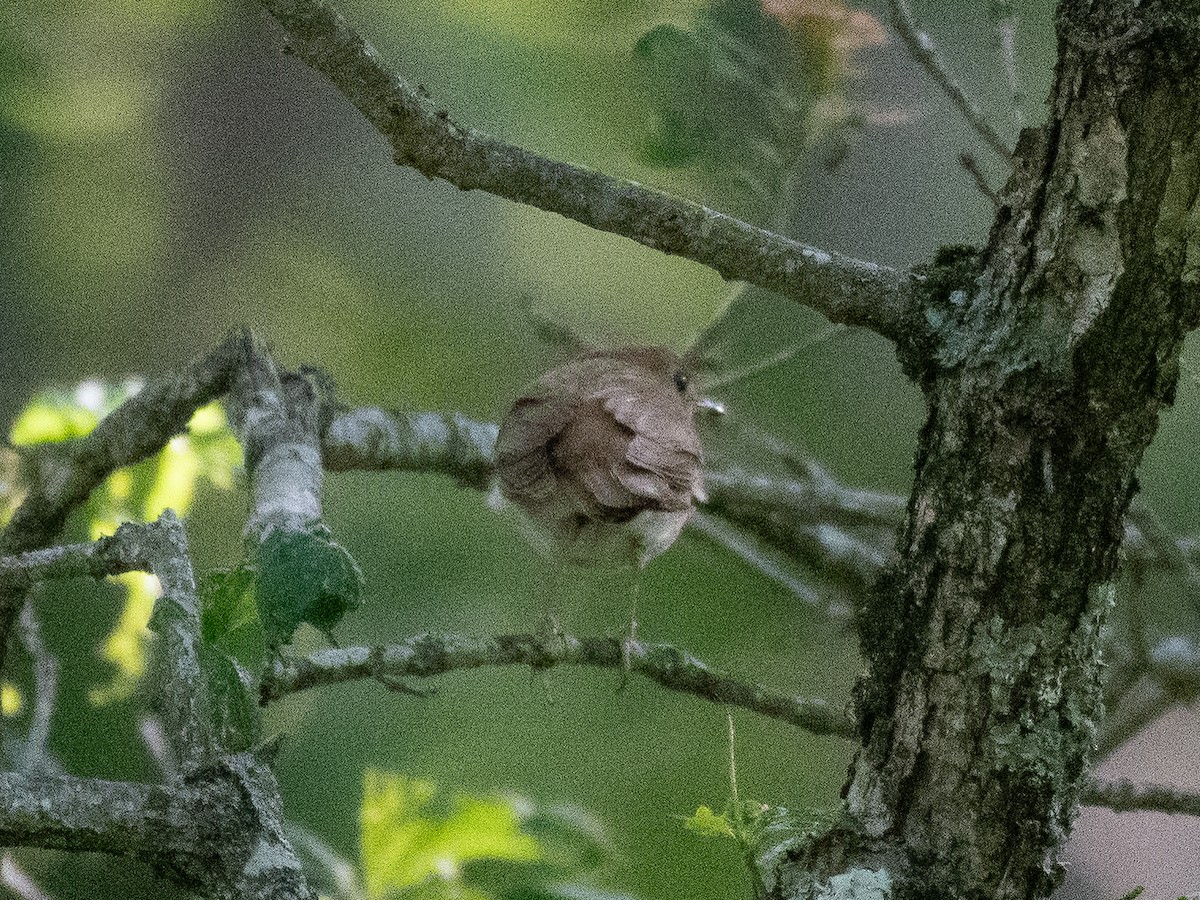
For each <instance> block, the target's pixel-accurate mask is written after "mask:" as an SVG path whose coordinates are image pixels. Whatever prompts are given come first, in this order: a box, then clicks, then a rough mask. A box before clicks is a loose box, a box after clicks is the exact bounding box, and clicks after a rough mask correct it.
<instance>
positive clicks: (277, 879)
mask: <svg viewBox="0 0 1200 900" xmlns="http://www.w3.org/2000/svg"><path fill="white" fill-rule="evenodd" d="M0 796H2V797H3V798H4V803H3V804H0V844H3V845H5V846H9V847H43V848H49V849H55V850H70V851H90V852H99V853H109V854H114V855H117V856H136V857H138V858H140V859H142V860H144V861H145V862H147V863H149V864H150V865H151V866H152V867H153V868H154V869H155V870H156V871H158V872H159V873H160V874H162V875H163V876H164V877H167V878H170V879H171V880H172V881H174V882H176V883H177V884H180V885H181V886H183V887H185V888H189V889H191V890H196V891H200V892H201V893H203V894H204V895H205V896H208V897H213V898H216V900H244V898H253V900H313V897H314V895H313V893H312V892H311V891H310V890H309V889H308V887H307V886H306V885H305V883H304V878H303V873H302V872H301V871H300V867H299V863H298V862H297V861H296V859H295V855H294V854H293V853H292V851H291V846H290V845H289V844H288V843H287V841H286V839H285V838H284V836H283V832H282V828H281V826H280V825H279V824H278V822H279V821H281V818H282V811H281V810H280V809H279V800H278V785H276V784H275V779H274V775H272V774H270V770H269V769H268V768H267V767H266V766H264V765H263V764H262V763H260V762H258V761H257V760H255V759H254V758H253V757H251V756H249V755H246V754H239V755H237V756H233V757H228V758H226V759H224V760H222V761H221V762H220V763H219V764H217V765H215V766H213V767H211V768H209V769H207V770H205V771H203V772H198V773H195V776H194V777H193V778H192V779H190V780H188V781H185V782H183V783H181V784H175V785H152V784H139V783H136V782H128V781H104V780H101V779H97V778H74V777H65V776H55V777H49V776H28V775H23V774H18V773H15V772H5V773H0Z"/></svg>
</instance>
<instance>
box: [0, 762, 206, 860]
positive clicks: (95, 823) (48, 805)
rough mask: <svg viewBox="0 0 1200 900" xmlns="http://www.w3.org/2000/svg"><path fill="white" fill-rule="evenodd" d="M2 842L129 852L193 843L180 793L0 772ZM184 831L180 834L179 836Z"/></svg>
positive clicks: (124, 783) (120, 783) (94, 780)
mask: <svg viewBox="0 0 1200 900" xmlns="http://www.w3.org/2000/svg"><path fill="white" fill-rule="evenodd" d="M0 796H2V797H4V803H3V804H0V845H3V846H5V847H45V848H49V849H54V850H87V851H95V852H100V853H115V854H121V855H124V854H130V853H147V852H151V851H154V852H157V851H161V850H165V849H167V847H169V846H170V845H171V844H172V843H175V841H176V840H178V841H179V842H180V843H184V842H188V843H191V842H194V837H195V836H194V834H190V835H186V836H185V835H183V834H181V832H182V831H184V830H188V826H189V821H188V819H187V817H186V816H178V815H175V814H174V813H176V812H178V810H179V807H178V805H177V804H176V803H175V801H174V796H175V792H174V791H173V790H172V789H171V788H167V787H164V786H162V785H149V784H135V783H133V782H128V781H102V780H101V779H98V778H63V777H54V778H50V777H45V776H41V777H36V776H35V777H30V776H27V775H21V774H17V773H16V772H3V773H0ZM176 835H179V838H176V837H175V836H176Z"/></svg>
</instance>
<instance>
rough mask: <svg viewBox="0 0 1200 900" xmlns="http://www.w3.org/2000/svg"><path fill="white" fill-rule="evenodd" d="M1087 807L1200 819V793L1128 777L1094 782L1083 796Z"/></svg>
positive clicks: (1095, 780)
mask: <svg viewBox="0 0 1200 900" xmlns="http://www.w3.org/2000/svg"><path fill="white" fill-rule="evenodd" d="M1082 802H1083V804H1084V805H1085V806H1103V807H1106V808H1108V809H1111V810H1113V812H1133V811H1147V812H1163V813H1182V814H1184V815H1188V816H1200V794H1197V793H1193V792H1191V791H1181V790H1179V789H1177V788H1172V787H1166V786H1165V785H1159V784H1138V783H1137V782H1134V781H1130V780H1129V779H1127V778H1123V779H1113V780H1106V779H1094V780H1093V781H1092V782H1091V783H1090V784H1089V785H1088V786H1087V788H1086V790H1085V791H1084V794H1083V801H1082Z"/></svg>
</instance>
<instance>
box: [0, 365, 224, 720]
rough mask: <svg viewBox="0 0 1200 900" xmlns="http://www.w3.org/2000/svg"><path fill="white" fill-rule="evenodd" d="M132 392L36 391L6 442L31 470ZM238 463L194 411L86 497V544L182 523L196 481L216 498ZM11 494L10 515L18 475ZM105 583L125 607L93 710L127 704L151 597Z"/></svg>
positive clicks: (153, 591)
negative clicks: (132, 525)
mask: <svg viewBox="0 0 1200 900" xmlns="http://www.w3.org/2000/svg"><path fill="white" fill-rule="evenodd" d="M140 389H141V382H140V381H139V380H136V379H131V380H129V381H126V382H124V383H122V384H117V385H110V384H105V383H103V382H100V381H87V382H84V383H82V384H80V385H78V386H77V387H75V388H74V389H72V390H64V389H49V390H45V391H42V392H40V393H39V394H37V395H36V396H35V397H34V398H33V399H32V400H30V401H29V403H28V405H27V406H26V407H25V408H24V409H23V410H22V411H21V412H20V414H19V415H18V416H17V418H16V420H15V421H14V422H13V424H12V427H11V428H10V430H9V443H10V444H11V445H12V446H13V447H16V448H22V449H23V450H25V451H26V454H27V456H26V460H25V461H26V464H27V465H30V466H34V467H36V466H38V465H39V464H40V463H41V460H42V456H41V453H42V452H48V453H50V454H52V453H53V452H54V449H55V448H54V445H55V444H59V443H62V442H64V441H70V440H77V439H79V438H82V437H86V436H87V435H88V434H89V433H90V432H91V431H92V429H93V428H95V427H96V424H97V423H98V422H99V421H100V420H101V419H102V418H104V416H106V415H108V413H110V412H112V411H113V410H114V409H116V408H117V407H118V406H119V405H120V404H121V403H123V402H124V401H125V400H126V399H127V398H129V397H130V396H132V395H133V394H135V393H137V391H139V390H140ZM241 459H242V451H241V446H240V445H239V444H238V442H237V441H236V440H235V439H234V437H233V435H232V434H231V433H230V431H229V428H228V426H227V424H226V421H225V412H224V410H223V409H222V408H221V406H220V404H218V403H211V404H209V405H208V406H205V407H203V408H201V409H199V410H197V411H196V413H195V414H194V415H193V416H192V419H191V421H190V422H189V423H188V428H187V433H186V434H183V435H179V436H177V437H175V438H172V439H171V441H170V442H169V443H168V444H167V446H166V447H164V448H163V449H162V451H160V452H159V453H158V454H157V455H156V456H154V457H153V458H151V459H148V460H145V461H143V462H141V463H138V464H137V465H135V466H131V467H129V468H126V469H120V470H118V471H116V472H114V473H113V474H112V475H110V476H109V477H108V478H107V479H106V480H105V481H104V483H103V484H102V485H100V487H98V488H97V489H96V490H95V491H93V492H92V495H91V497H89V498H88V502H87V504H86V506H85V508H84V510H83V516H82V517H83V519H84V521H85V522H86V523H87V525H86V530H87V532H88V536H89V539H91V540H95V539H96V538H99V537H101V536H103V535H110V534H112V533H113V532H115V531H116V530H117V526H118V525H120V524H121V523H122V522H131V521H132V522H152V521H154V520H155V519H157V518H158V517H159V515H161V514H162V513H163V511H164V510H167V509H172V510H174V511H175V512H176V513H177V514H178V515H180V516H186V515H187V514H188V513H189V511H190V510H191V506H192V501H193V499H194V497H195V493H196V487H197V485H198V484H199V483H201V482H202V481H203V482H207V483H209V484H212V485H213V486H215V487H217V488H218V489H220V490H224V491H227V490H229V489H230V488H232V487H233V483H234V472H235V470H236V469H237V468H238V466H240V465H241ZM11 489H12V492H13V493H14V495H15V496H14V497H13V498H12V500H10V502H9V503H8V504H7V506H8V507H10V508H11V507H12V505H13V502H14V501H16V500H17V499H18V498H19V494H20V476H19V475H18V476H17V478H16V479H15V480H14V483H13V484H12V485H11ZM111 580H112V581H113V582H114V583H117V584H120V585H121V586H122V587H123V588H124V591H125V603H124V607H123V609H122V611H121V614H120V617H119V619H118V621H117V623H116V624H115V625H114V626H113V628H112V630H111V631H110V632H109V634H108V636H107V637H106V638H105V640H104V643H103V644H102V646H101V648H100V653H101V655H102V657H103V658H104V659H105V660H106V661H108V662H109V663H111V664H112V665H113V666H114V667H115V668H116V672H115V673H114V674H113V676H112V678H111V680H110V681H108V682H107V683H105V684H101V685H95V686H93V687H92V689H91V690H90V691H89V697H90V699H91V701H92V703H94V704H97V705H103V704H108V703H114V702H117V701H120V700H125V699H127V698H129V697H130V696H131V695H132V694H133V691H134V689H135V688H136V687H137V685H138V682H139V681H140V679H141V678H142V676H143V675H144V674H145V672H146V661H147V651H148V643H147V642H148V640H149V632H148V631H147V628H146V625H147V623H148V622H149V621H150V613H151V612H152V611H153V608H154V599H155V598H156V597H157V596H158V593H159V585H158V579H157V578H155V577H154V576H153V575H148V574H146V573H144V572H127V573H125V574H123V575H117V576H114V577H113V578H112V579H111Z"/></svg>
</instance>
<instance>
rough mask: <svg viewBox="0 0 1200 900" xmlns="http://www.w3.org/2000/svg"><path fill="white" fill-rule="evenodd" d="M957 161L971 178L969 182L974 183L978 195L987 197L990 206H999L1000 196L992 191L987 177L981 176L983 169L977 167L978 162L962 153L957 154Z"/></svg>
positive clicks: (967, 154)
mask: <svg viewBox="0 0 1200 900" xmlns="http://www.w3.org/2000/svg"><path fill="white" fill-rule="evenodd" d="M958 161H959V163H960V164H961V165H962V167H963V168H964V169H966V170H967V174H968V175H970V176H971V180H972V181H974V182H975V187H976V188H977V189H978V190H979V193H981V194H983V196H985V197H987V198H988V200H990V201H991V204H992V206H996V207H998V206H999V205H1000V195H999V194H997V193H996V192H995V191H994V190H992V186H991V185H990V184H988V180H987V176H986V175H984V174H983V169H982V168H980V166H979V160H977V159H976V158H975V157H974V155H973V154H970V153H965V152H964V153H960V154H958Z"/></svg>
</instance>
